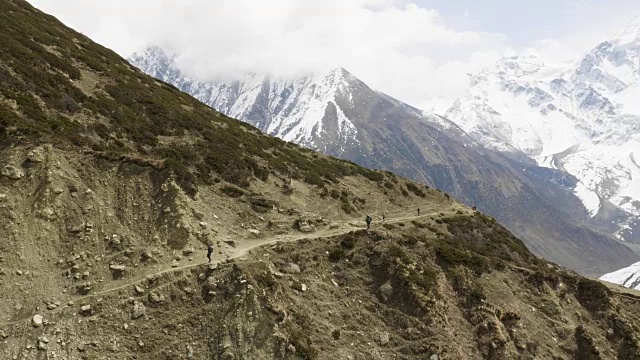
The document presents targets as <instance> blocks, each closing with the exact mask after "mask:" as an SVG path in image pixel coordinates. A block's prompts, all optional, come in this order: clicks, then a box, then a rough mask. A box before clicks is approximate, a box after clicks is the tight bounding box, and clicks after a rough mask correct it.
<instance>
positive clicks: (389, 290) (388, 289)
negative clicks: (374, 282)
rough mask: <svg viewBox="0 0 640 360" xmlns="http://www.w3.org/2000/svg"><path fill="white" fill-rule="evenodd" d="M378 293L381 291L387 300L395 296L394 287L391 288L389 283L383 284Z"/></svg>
mask: <svg viewBox="0 0 640 360" xmlns="http://www.w3.org/2000/svg"><path fill="white" fill-rule="evenodd" d="M378 291H380V293H381V294H382V295H383V296H384V297H385V298H387V299H388V298H390V297H391V295H393V286H391V284H390V283H389V282H386V283H384V284H382V285H381V286H380V287H379V288H378Z"/></svg>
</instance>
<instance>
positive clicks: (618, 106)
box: [445, 20, 640, 241]
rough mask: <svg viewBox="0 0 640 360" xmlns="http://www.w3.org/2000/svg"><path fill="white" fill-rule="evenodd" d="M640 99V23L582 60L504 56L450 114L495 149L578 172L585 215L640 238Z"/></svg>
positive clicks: (577, 190) (623, 234)
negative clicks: (567, 62)
mask: <svg viewBox="0 0 640 360" xmlns="http://www.w3.org/2000/svg"><path fill="white" fill-rule="evenodd" d="M639 96H640V20H638V21H635V22H634V23H632V24H630V25H629V26H628V27H627V28H625V29H623V31H621V32H620V33H619V34H618V35H617V36H615V37H614V38H613V39H611V40H610V41H606V42H603V43H602V44H600V45H598V46H597V47H596V48H594V49H593V50H592V51H591V52H589V53H588V54H587V55H585V56H584V57H583V58H582V59H581V60H580V61H578V62H577V63H576V64H571V65H562V66H550V65H547V64H544V63H543V62H541V61H540V60H538V59H537V58H535V57H508V58H503V59H501V60H499V61H498V62H497V63H496V65H495V66H494V67H491V68H487V69H485V70H483V71H482V72H480V73H479V74H477V75H475V76H473V77H472V80H471V88H470V96H469V97H467V98H462V99H458V100H456V101H455V103H454V104H453V105H452V106H451V108H450V109H449V110H448V111H447V112H446V113H445V117H447V118H449V119H450V120H452V121H454V122H456V123H457V124H458V125H459V126H460V127H461V128H462V129H463V130H465V131H467V132H468V133H469V134H470V135H471V136H473V137H474V138H475V139H476V140H478V141H479V142H481V143H482V144H484V145H485V146H487V147H490V148H493V149H497V150H500V151H503V152H511V153H517V152H523V153H525V154H526V155H527V156H529V157H530V158H532V159H534V160H535V161H536V162H537V163H538V164H539V165H540V166H545V167H549V168H556V169H560V170H565V171H567V172H569V173H570V174H572V175H574V176H576V178H577V179H578V181H579V183H578V184H577V185H576V187H575V189H574V193H575V194H576V196H578V197H579V198H580V199H581V200H582V202H583V204H584V206H585V208H586V209H587V210H588V211H589V215H590V217H591V220H589V219H585V220H588V221H593V222H600V223H602V224H604V223H611V222H614V223H615V225H616V226H617V230H616V234H617V236H618V238H619V239H621V240H629V241H640V231H639V230H640V229H638V225H637V223H638V217H639V216H640V166H638V158H639V157H640V101H638V99H640V97H639ZM611 205H613V206H614V207H615V208H616V209H617V210H616V211H614V212H613V213H612V212H611V211H609V209H610V207H611Z"/></svg>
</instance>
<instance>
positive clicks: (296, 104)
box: [130, 48, 419, 155]
mask: <svg viewBox="0 0 640 360" xmlns="http://www.w3.org/2000/svg"><path fill="white" fill-rule="evenodd" d="M130 61H131V62H132V63H133V64H134V65H136V66H138V67H139V68H140V69H142V70H143V71H144V72H146V73H148V74H151V75H153V76H155V77H156V78H158V79H160V80H163V81H166V82H169V83H171V84H173V85H175V86H176V87H178V88H179V89H181V90H183V91H185V92H187V93H189V94H191V95H193V96H194V97H195V98H197V99H198V100H200V101H202V102H204V103H205V104H208V105H210V106H211V107H213V108H215V109H217V110H218V111H220V112H222V113H224V114H226V115H228V116H231V117H233V118H237V119H242V120H243V121H246V122H248V123H250V124H251V125H253V126H255V127H257V128H259V129H260V130H262V131H264V132H266V133H268V134H270V135H273V136H277V137H279V138H281V139H283V140H286V141H291V142H295V143H297V144H300V145H302V146H305V147H308V148H312V149H314V150H322V151H325V152H327V151H330V152H331V153H336V154H338V155H339V154H341V153H342V152H344V151H345V149H346V148H348V147H350V146H356V145H357V142H358V140H357V137H356V134H357V128H356V126H355V125H354V123H353V122H352V120H351V119H350V118H349V117H348V116H347V115H346V112H349V111H351V112H352V110H353V109H354V108H355V107H356V106H355V105H356V104H354V103H353V101H354V99H353V94H354V93H355V92H357V91H358V90H357V88H358V87H361V86H363V85H364V84H362V83H361V82H360V81H359V80H358V79H356V78H355V77H354V76H353V75H351V74H350V73H349V72H347V71H346V70H345V69H342V68H334V69H330V70H326V71H319V72H316V73H311V74H304V75H300V76H296V77H288V78H278V77H272V76H266V75H257V74H246V75H245V76H244V77H243V79H241V80H234V81H230V82H228V81H222V80H219V81H198V80H195V79H193V78H191V77H188V76H184V75H182V73H181V72H180V71H179V70H177V68H176V67H175V66H172V59H171V57H170V56H168V55H167V54H166V53H165V52H163V51H162V50H161V49H159V48H149V49H147V50H146V51H144V52H143V53H140V54H134V55H133V56H132V57H131V58H130ZM407 110H408V111H413V112H415V113H416V115H419V111H418V110H417V109H411V108H410V107H408V106H407ZM361 116H362V115H359V117H361ZM356 117H358V116H356Z"/></svg>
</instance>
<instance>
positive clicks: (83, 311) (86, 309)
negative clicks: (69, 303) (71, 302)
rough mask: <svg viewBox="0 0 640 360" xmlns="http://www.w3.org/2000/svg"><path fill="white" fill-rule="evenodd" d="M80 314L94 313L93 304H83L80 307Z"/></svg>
mask: <svg viewBox="0 0 640 360" xmlns="http://www.w3.org/2000/svg"><path fill="white" fill-rule="evenodd" d="M80 314H82V315H84V316H89V315H91V314H93V311H92V310H91V305H82V306H81V307H80Z"/></svg>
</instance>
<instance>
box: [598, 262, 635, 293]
mask: <svg viewBox="0 0 640 360" xmlns="http://www.w3.org/2000/svg"><path fill="white" fill-rule="evenodd" d="M600 280H604V281H608V282H610V283H614V284H618V285H621V286H624V287H626V288H629V289H636V290H640V262H637V263H635V264H633V265H631V266H629V267H626V268H624V269H620V270H618V271H614V272H612V273H609V274H605V275H602V276H601V277H600Z"/></svg>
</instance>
